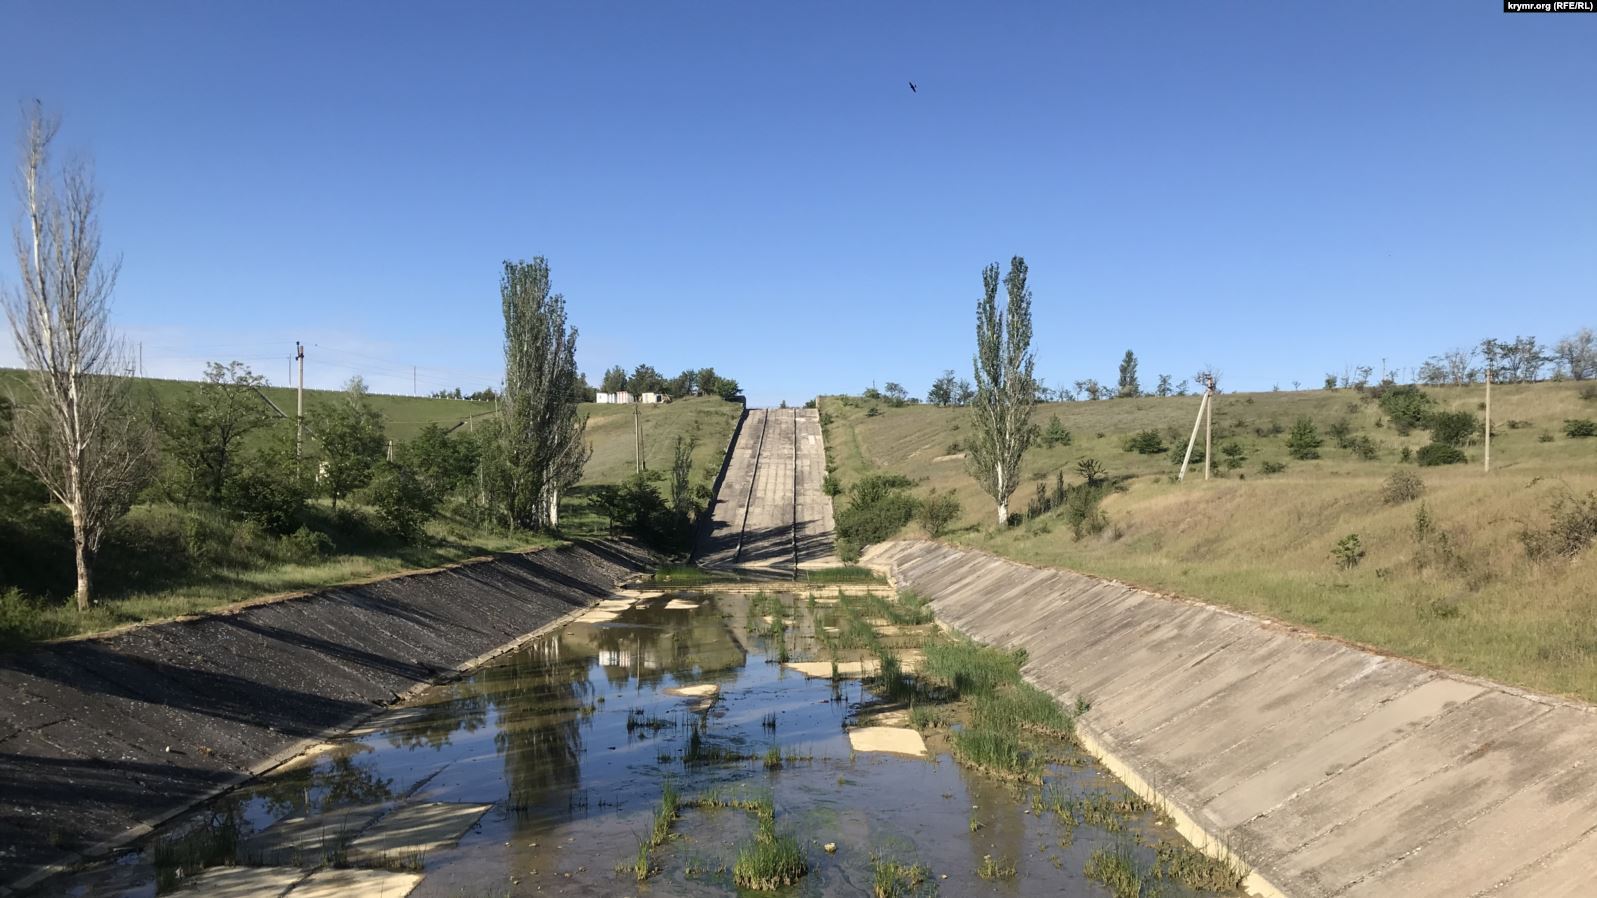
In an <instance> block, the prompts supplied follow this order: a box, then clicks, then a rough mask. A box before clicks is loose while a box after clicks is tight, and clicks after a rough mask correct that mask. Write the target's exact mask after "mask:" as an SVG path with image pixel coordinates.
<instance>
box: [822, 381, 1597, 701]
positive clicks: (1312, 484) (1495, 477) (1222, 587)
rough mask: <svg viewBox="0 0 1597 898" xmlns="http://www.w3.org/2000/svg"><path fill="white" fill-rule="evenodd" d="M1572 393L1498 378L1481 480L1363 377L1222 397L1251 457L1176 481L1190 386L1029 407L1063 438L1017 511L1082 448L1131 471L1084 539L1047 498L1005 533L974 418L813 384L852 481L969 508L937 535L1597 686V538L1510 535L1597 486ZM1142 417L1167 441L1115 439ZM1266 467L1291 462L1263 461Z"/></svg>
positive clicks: (1590, 407) (1594, 403) (1514, 677)
mask: <svg viewBox="0 0 1597 898" xmlns="http://www.w3.org/2000/svg"><path fill="white" fill-rule="evenodd" d="M1584 389H1585V391H1586V393H1587V395H1590V390H1589V387H1586V388H1584ZM1426 392H1427V393H1428V394H1429V395H1431V396H1432V397H1434V398H1435V399H1436V400H1437V401H1438V403H1439V404H1440V405H1441V406H1444V407H1447V408H1453V409H1462V410H1468V411H1470V412H1473V413H1476V414H1479V404H1480V403H1481V402H1482V400H1483V399H1484V392H1483V388H1481V387H1455V388H1436V389H1430V388H1427V390H1426ZM1582 392H1583V388H1582V386H1581V385H1578V384H1572V383H1544V384H1532V385H1505V386H1498V387H1495V388H1494V389H1493V391H1492V405H1493V416H1494V420H1495V421H1496V427H1495V428H1494V436H1493V440H1492V460H1493V471H1492V472H1491V474H1490V475H1486V474H1483V473H1482V470H1481V465H1480V460H1481V447H1480V446H1478V445H1477V446H1469V447H1467V448H1466V451H1467V453H1468V455H1469V462H1468V463H1467V464H1462V465H1451V466H1446V467H1426V468H1422V467H1417V466H1416V465H1414V464H1411V463H1410V464H1405V463H1402V462H1401V461H1400V460H1399V459H1400V457H1401V451H1402V449H1403V448H1404V447H1408V448H1410V449H1411V450H1413V449H1418V447H1420V446H1421V445H1423V444H1424V443H1426V442H1427V441H1428V438H1429V434H1428V433H1427V432H1426V431H1423V430H1416V431H1413V432H1411V433H1410V434H1409V435H1407V436H1402V435H1399V434H1398V433H1397V432H1396V430H1394V429H1393V427H1392V426H1391V422H1390V421H1388V420H1387V419H1386V418H1385V416H1384V415H1383V414H1382V412H1381V410H1380V408H1379V407H1378V405H1377V404H1376V403H1375V402H1374V401H1373V400H1371V399H1369V398H1367V397H1364V396H1361V395H1360V394H1359V393H1357V392H1355V391H1351V390H1338V391H1315V392H1307V391H1305V392H1279V393H1258V394H1225V395H1221V396H1220V397H1218V402H1217V404H1216V407H1215V414H1214V445H1215V455H1216V462H1217V465H1216V467H1217V471H1218V469H1219V468H1221V467H1222V466H1220V465H1219V464H1218V462H1219V461H1220V460H1221V459H1223V458H1224V456H1222V455H1221V453H1220V447H1221V446H1223V445H1224V444H1227V443H1236V444H1237V445H1238V446H1240V447H1241V448H1242V450H1243V453H1244V455H1245V458H1246V460H1245V461H1244V463H1243V465H1242V467H1241V468H1240V469H1239V470H1236V471H1233V472H1230V473H1229V474H1227V475H1226V476H1223V477H1220V478H1218V479H1216V480H1213V481H1210V482H1208V483H1205V482H1203V472H1202V467H1201V465H1198V466H1195V469H1194V471H1193V472H1191V473H1189V474H1188V479H1187V482H1186V483H1184V484H1176V483H1174V482H1172V479H1173V477H1172V475H1173V473H1174V471H1175V470H1176V469H1177V467H1178V464H1179V461H1180V459H1179V455H1180V451H1181V449H1182V448H1184V446H1185V441H1186V437H1187V434H1188V433H1189V432H1190V430H1191V428H1192V423H1193V417H1194V416H1195V414H1196V412H1197V408H1198V402H1199V400H1198V399H1197V398H1196V397H1180V398H1167V399H1158V398H1143V399H1117V400H1110V401H1102V402H1073V403H1059V404H1051V405H1046V406H1042V407H1040V408H1039V409H1038V412H1037V415H1036V418H1035V419H1034V420H1035V421H1036V422H1037V423H1038V424H1039V425H1041V426H1043V427H1046V426H1047V425H1048V423H1049V420H1050V418H1051V417H1052V416H1053V415H1058V416H1059V418H1060V420H1061V422H1063V424H1064V426H1065V427H1066V428H1068V429H1069V430H1070V432H1071V436H1072V440H1071V443H1070V445H1068V446H1058V447H1055V448H1052V449H1045V448H1040V447H1035V448H1033V449H1032V450H1031V451H1030V452H1029V453H1028V454H1027V456H1026V459H1025V464H1024V470H1025V477H1026V479H1025V481H1024V483H1023V485H1022V486H1021V488H1020V489H1019V490H1018V491H1017V492H1016V494H1015V496H1014V498H1013V499H1012V500H1011V503H1010V507H1011V510H1012V511H1020V512H1025V511H1026V508H1027V504H1028V502H1029V501H1030V499H1031V498H1032V496H1033V494H1034V491H1035V489H1036V486H1035V483H1036V481H1037V480H1038V479H1040V480H1042V481H1043V482H1046V483H1047V484H1048V485H1049V486H1050V488H1051V487H1052V485H1053V483H1054V479H1055V475H1056V472H1060V471H1063V472H1064V473H1065V479H1066V483H1067V484H1073V483H1079V482H1080V477H1079V476H1077V475H1076V471H1075V465H1076V462H1077V461H1078V460H1080V459H1082V458H1086V457H1092V458H1096V459H1098V460H1099V461H1100V462H1102V463H1103V464H1104V466H1105V467H1107V469H1108V470H1109V472H1110V473H1111V474H1123V475H1130V479H1129V480H1128V481H1127V482H1126V490H1125V491H1124V492H1121V493H1116V494H1113V495H1111V496H1109V497H1108V498H1107V499H1106V500H1105V501H1104V503H1103V509H1104V510H1105V511H1106V512H1107V514H1108V517H1109V521H1110V526H1109V528H1108V529H1107V530H1105V531H1104V532H1103V533H1101V534H1098V535H1095V536H1088V537H1085V538H1083V539H1080V540H1077V539H1075V538H1074V536H1073V533H1072V531H1071V528H1070V527H1069V526H1067V525H1066V523H1065V521H1064V519H1063V517H1062V515H1061V513H1060V512H1058V511H1054V512H1051V513H1048V514H1045V515H1043V516H1041V517H1040V518H1038V519H1035V520H1029V521H1027V522H1025V523H1024V524H1022V525H1020V526H1018V527H1013V528H1008V529H1004V530H999V529H997V528H995V527H994V525H993V504H992V502H991V500H990V499H988V498H987V497H986V496H985V494H983V493H982V492H981V491H980V489H979V488H978V487H977V486H976V484H975V482H974V481H973V480H972V479H971V478H970V476H969V475H968V474H967V473H966V470H965V461H964V458H963V454H962V453H963V445H964V441H965V440H966V439H967V437H968V433H969V428H970V424H969V422H968V413H967V412H965V411H963V410H961V409H938V408H931V407H925V406H908V407H903V408H889V407H886V406H885V404H882V403H875V405H878V406H880V408H879V414H878V415H876V416H868V406H870V405H871V403H867V402H865V401H864V400H860V399H846V398H840V397H828V398H825V399H823V400H822V401H821V408H822V410H823V411H825V412H826V413H827V417H828V419H829V421H830V424H829V426H828V428H827V443H828V449H829V451H830V452H831V454H832V459H833V462H834V465H835V467H836V471H837V474H838V476H839V477H840V478H841V479H842V480H843V482H844V483H845V484H847V483H851V482H853V480H854V479H856V478H857V477H859V476H860V475H861V474H863V473H865V472H867V471H875V470H886V471H892V472H896V473H901V474H905V475H907V476H909V477H910V478H911V479H914V480H916V481H917V482H918V483H919V484H920V487H919V490H920V491H921V492H924V491H925V490H926V489H927V488H937V489H952V490H953V491H954V492H955V493H956V494H957V495H958V496H959V499H960V501H961V503H962V505H963V513H962V519H961V520H960V522H959V524H958V525H957V529H956V530H955V532H953V533H952V534H950V535H949V536H948V537H946V538H948V539H950V540H951V541H954V542H958V543H963V544H967V545H971V546H975V547H979V548H983V549H987V550H990V551H994V552H997V553H1000V554H1003V555H1007V556H1010V557H1013V558H1016V559H1019V560H1022V561H1027V562H1032V563H1037V564H1047V565H1057V566H1062V567H1068V568H1073V569H1076V570H1080V571H1084V572H1088V573H1093V574H1098V575H1101V576H1107V577H1114V578H1117V579H1121V580H1125V581H1128V582H1132V583H1136V584H1139V585H1142V586H1146V587H1150V588H1153V589H1158V590H1165V591H1171V592H1176V593H1181V594H1184V595H1188V596H1193V597H1197V598H1202V599H1205V600H1209V601H1213V602H1216V603H1219V604H1224V605H1229V606H1231V607H1235V608H1240V609H1245V610H1248V611H1252V612H1256V613H1260V614H1263V615H1267V616H1270V617H1274V618H1277V619H1280V620H1283V621H1287V622H1290V623H1294V624H1300V625H1304V626H1307V627H1311V628H1313V629H1315V630H1317V631H1319V632H1321V633H1325V634H1328V635H1331V636H1336V637H1341V638H1345V639H1349V640H1352V641H1355V642H1359V643H1363V644H1366V645H1369V646H1372V647H1375V648H1378V649H1381V650H1385V651H1389V652H1394V653H1397V654H1401V655H1405V656H1408V657H1412V658H1415V659H1418V660H1421V661H1426V662H1430V663H1435V664H1438V665H1444V666H1448V667H1452V668H1457V669H1461V670H1465V671H1469V672H1473V673H1477V674H1481V675H1485V676H1490V677H1493V678H1496V679H1501V680H1506V681H1508V682H1512V683H1518V684H1522V685H1525V686H1530V687H1533V688H1537V689H1542V690H1546V691H1551V692H1556V693H1565V694H1571V695H1577V696H1580V697H1583V698H1586V699H1588V700H1597V589H1594V588H1593V584H1594V583H1597V572H1594V571H1597V569H1594V568H1593V565H1594V564H1597V549H1588V550H1587V551H1586V552H1584V553H1583V554H1582V555H1580V556H1578V557H1576V558H1574V559H1573V560H1567V561H1566V560H1555V561H1535V560H1532V559H1530V558H1529V557H1528V556H1527V553H1526V550H1525V548H1524V546H1523V545H1522V542H1521V533H1522V532H1523V531H1524V530H1525V529H1526V528H1527V527H1531V528H1536V527H1544V526H1546V525H1547V523H1548V520H1549V507H1550V504H1551V502H1552V501H1553V500H1554V499H1555V498H1556V497H1557V496H1559V495H1561V494H1564V493H1566V492H1569V491H1573V492H1574V493H1577V494H1585V493H1586V492H1588V491H1591V490H1597V439H1590V438H1588V439H1576V438H1570V437H1566V436H1565V435H1564V432H1563V422H1564V420H1565V419H1569V418H1597V399H1591V398H1583V397H1582ZM1299 416H1307V417H1309V418H1311V419H1312V420H1314V421H1315V423H1316V424H1317V426H1318V429H1319V431H1320V434H1321V436H1322V437H1324V439H1325V445H1324V446H1323V447H1321V450H1320V451H1321V453H1322V456H1323V457H1322V458H1321V459H1319V460H1314V461H1299V460H1294V459H1291V458H1289V456H1288V452H1287V447H1286V438H1287V433H1288V432H1289V431H1290V429H1291V427H1292V424H1293V422H1294V420H1295V419H1297V418H1298V417H1299ZM1510 420H1512V421H1513V422H1515V423H1514V424H1513V426H1512V427H1511V426H1510V424H1509V421H1510ZM1339 421H1346V422H1347V423H1348V425H1349V428H1350V429H1351V431H1352V434H1353V435H1354V436H1355V437H1358V436H1364V437H1368V438H1369V439H1370V441H1371V442H1373V444H1374V446H1375V448H1376V453H1377V457H1376V458H1375V459H1374V460H1368V461H1367V460H1363V459H1361V458H1359V457H1358V456H1357V454H1356V453H1354V452H1353V451H1350V450H1346V449H1338V448H1336V442H1335V441H1334V440H1333V439H1332V438H1331V437H1330V436H1329V435H1328V434H1327V430H1328V428H1330V427H1331V426H1332V425H1333V424H1334V423H1335V422H1339ZM1141 430H1154V431H1157V432H1159V434H1160V435H1161V437H1162V439H1163V442H1164V443H1165V445H1166V446H1168V447H1169V449H1168V451H1166V452H1163V453H1158V454H1153V455H1142V454H1137V453H1135V452H1127V451H1125V450H1124V449H1123V444H1124V443H1125V441H1126V438H1127V437H1128V436H1129V435H1131V434H1133V433H1135V432H1137V431H1141ZM1277 431H1279V432H1277ZM1544 435H1546V436H1544ZM1547 437H1551V440H1550V441H1544V440H1546V439H1547ZM1199 439H1200V447H1201V439H1202V437H1201V435H1200V438H1199ZM1266 462H1274V463H1278V464H1285V465H1286V469H1285V470H1284V471H1282V472H1281V473H1277V474H1272V475H1266V474H1264V473H1262V467H1263V466H1264V463H1266ZM1398 470H1405V471H1410V472H1413V473H1416V474H1418V475H1419V476H1420V477H1421V478H1422V479H1423V480H1424V483H1425V494H1424V496H1423V499H1422V500H1420V501H1411V502H1404V503H1399V504H1387V503H1386V502H1385V501H1383V498H1382V484H1383V481H1384V480H1385V479H1386V478H1387V477H1388V476H1389V475H1391V474H1392V473H1393V472H1394V471H1398ZM1421 502H1423V503H1424V505H1425V507H1426V509H1427V511H1428V512H1429V514H1430V515H1431V517H1432V518H1433V520H1434V527H1433V534H1432V535H1431V536H1430V537H1428V538H1426V539H1425V540H1420V539H1418V538H1417V537H1416V535H1415V518H1416V512H1417V510H1418V508H1419V507H1420V504H1421ZM1353 533H1356V534H1358V536H1359V540H1360V542H1361V544H1362V545H1363V547H1364V548H1365V550H1366V555H1365V556H1364V558H1363V560H1362V563H1360V564H1359V565H1358V566H1357V567H1355V568H1353V569H1351V570H1341V569H1339V567H1338V566H1337V565H1336V564H1335V563H1334V561H1333V558H1332V555H1331V550H1332V547H1333V546H1334V545H1335V544H1336V543H1337V542H1338V540H1340V539H1342V538H1343V537H1345V536H1347V535H1348V534H1353ZM1444 535H1445V540H1444V539H1443V536H1444Z"/></svg>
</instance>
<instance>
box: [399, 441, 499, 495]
mask: <svg viewBox="0 0 1597 898" xmlns="http://www.w3.org/2000/svg"><path fill="white" fill-rule="evenodd" d="M478 455H479V453H478V447H477V443H476V442H475V441H474V440H470V439H467V438H465V437H464V436H453V435H451V434H450V432H449V431H448V430H446V429H444V427H443V426H441V425H439V424H428V425H427V426H426V427H423V428H422V429H421V433H418V434H416V436H415V437H414V438H412V439H411V440H409V441H407V442H404V443H400V444H399V445H397V446H395V447H394V461H395V462H397V463H399V464H400V465H402V466H404V467H405V468H406V469H408V470H410V471H411V472H412V473H414V474H415V476H416V477H417V478H419V479H420V480H421V483H422V484H423V485H424V486H425V487H426V488H427V491H428V492H429V493H430V494H431V495H432V496H433V498H434V499H435V500H441V499H443V498H444V497H445V496H448V495H449V494H450V493H453V492H455V491H456V490H458V489H460V488H462V487H464V486H465V485H467V484H468V483H470V482H471V480H472V478H473V477H474V475H475V474H476V473H477V464H478V460H479V459H478Z"/></svg>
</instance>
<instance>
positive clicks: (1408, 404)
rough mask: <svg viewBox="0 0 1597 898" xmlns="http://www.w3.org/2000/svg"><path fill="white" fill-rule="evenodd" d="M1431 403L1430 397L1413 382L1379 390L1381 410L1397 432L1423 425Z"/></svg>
mask: <svg viewBox="0 0 1597 898" xmlns="http://www.w3.org/2000/svg"><path fill="white" fill-rule="evenodd" d="M1433 404H1434V403H1433V402H1432V401H1431V397H1429V396H1427V395H1425V393H1424V391H1422V390H1421V389H1420V388H1419V387H1416V386H1414V385H1413V384H1402V385H1395V386H1391V387H1387V388H1385V389H1383V390H1382V391H1381V398H1380V405H1381V411H1383V412H1386V415H1387V417H1389V418H1391V419H1392V426H1393V427H1396V428H1397V432H1398V433H1404V434H1406V433H1408V432H1409V431H1410V430H1412V429H1413V428H1416V427H1424V426H1425V422H1426V420H1427V419H1428V418H1429V417H1430V413H1431V407H1432V405H1433Z"/></svg>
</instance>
